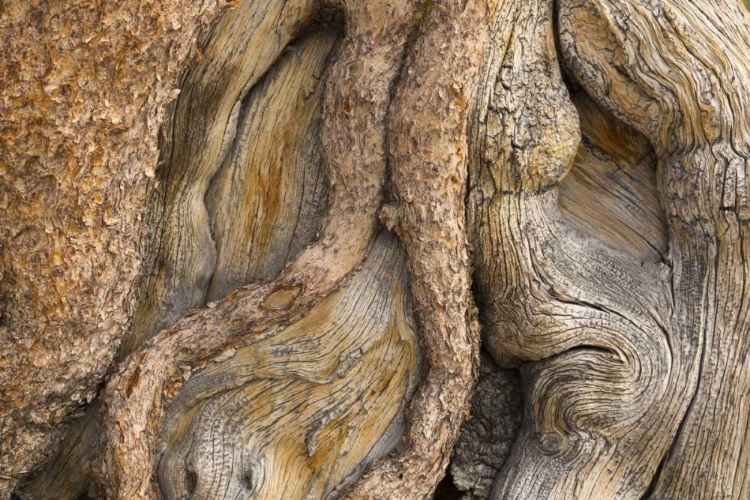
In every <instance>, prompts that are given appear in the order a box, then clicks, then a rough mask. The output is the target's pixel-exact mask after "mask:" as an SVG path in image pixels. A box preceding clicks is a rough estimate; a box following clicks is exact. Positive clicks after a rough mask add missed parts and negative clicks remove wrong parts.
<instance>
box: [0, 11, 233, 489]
mask: <svg viewBox="0 0 750 500" xmlns="http://www.w3.org/2000/svg"><path fill="white" fill-rule="evenodd" d="M222 5H224V2H220V1H214V0H210V1H206V2H188V1H182V0H150V1H140V0H125V1H122V2H104V3H95V2H90V1H84V0H80V1H49V2H46V1H45V2H42V1H29V2H25V1H24V2H7V1H6V2H2V4H1V5H0V33H2V35H0V36H1V37H2V41H1V42H0V45H2V47H3V48H2V50H0V68H1V69H0V88H2V96H3V98H2V100H1V101H0V102H1V104H0V115H1V116H2V118H0V120H1V121H0V131H1V132H0V179H2V180H1V181H0V207H2V210H0V269H1V271H0V272H1V273H2V274H1V275H0V300H1V302H0V311H2V319H1V320H0V345H2V346H3V348H2V351H1V352H0V383H1V384H2V387H1V388H0V429H2V439H1V440H0V498H8V497H9V495H10V492H11V491H12V489H13V487H14V485H15V484H16V482H17V481H18V480H19V479H20V478H21V477H23V476H24V475H25V474H26V473H27V472H28V471H30V470H31V468H32V467H34V466H35V465H36V464H37V463H38V462H39V461H40V460H41V459H42V458H43V457H44V455H45V453H46V451H47V449H48V447H49V445H50V443H51V440H52V438H53V430H55V429H56V427H57V425H58V424H59V423H60V422H62V421H63V419H64V418H65V417H66V416H67V415H68V414H69V413H70V412H71V411H72V410H73V409H74V408H76V407H79V406H81V405H83V404H86V403H87V402H88V401H90V400H91V399H92V398H93V397H94V396H95V394H96V388H97V386H98V385H99V384H100V382H101V380H102V377H103V375H104V372H105V370H106V369H107V368H108V366H109V364H110V362H111V360H112V358H113V356H114V355H115V353H116V351H117V347H118V344H119V340H120V338H121V336H122V335H123V333H124V332H125V329H126V327H127V324H128V320H129V318H130V315H131V314H132V311H133V309H134V305H135V297H134V294H133V289H132V285H133V283H134V281H135V280H136V278H137V276H138V274H139V272H140V265H141V259H142V252H143V251H144V249H143V247H141V242H142V241H143V240H142V238H143V233H142V221H143V210H144V207H145V202H146V192H147V189H148V186H149V183H150V182H151V179H152V178H153V177H154V170H155V168H156V161H157V157H158V150H157V132H158V128H159V126H160V124H161V122H162V120H163V117H164V109H165V106H166V104H167V103H168V102H169V101H171V100H172V99H174V98H175V97H176V95H177V94H178V93H179V90H177V85H178V78H179V75H180V74H181V73H182V71H183V69H184V68H185V65H186V63H187V61H188V57H189V55H190V54H191V52H192V51H193V50H194V49H195V48H196V42H197V40H198V38H199V37H200V35H201V34H202V33H204V32H205V29H206V28H207V27H208V26H209V25H210V24H211V23H212V21H213V19H214V18H215V17H216V15H217V13H218V12H219V10H220V8H221V7H222Z"/></svg>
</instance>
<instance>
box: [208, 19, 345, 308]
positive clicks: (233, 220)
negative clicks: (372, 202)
mask: <svg viewBox="0 0 750 500" xmlns="http://www.w3.org/2000/svg"><path fill="white" fill-rule="evenodd" d="M338 37H339V34H338V33H337V31H336V30H333V29H328V30H326V31H318V32H315V33H312V34H308V35H303V36H302V37H301V38H300V39H299V40H298V41H297V42H295V43H294V44H293V45H289V46H287V47H286V49H285V53H284V54H283V55H282V56H281V57H280V58H279V60H278V61H277V62H276V63H275V65H274V67H273V68H272V69H271V71H270V72H269V73H268V74H266V75H265V77H264V78H263V81H262V82H259V83H258V85H256V86H255V87H254V88H253V89H252V90H251V91H250V92H249V93H248V95H247V97H246V98H245V101H246V103H245V104H244V106H243V108H242V109H240V112H239V118H238V124H237V133H236V136H235V139H234V143H233V144H234V146H233V147H232V150H231V152H230V153H229V154H228V155H227V156H226V159H225V161H224V164H223V165H222V166H221V167H220V170H219V172H218V173H217V174H216V176H215V177H214V178H213V179H212V180H211V188H210V189H209V190H208V192H207V193H206V207H207V209H208V218H209V220H210V225H211V234H212V235H213V240H214V242H215V245H216V254H217V255H216V265H215V267H214V270H213V275H212V276H211V281H210V285H209V287H208V293H207V299H208V300H218V299H221V298H223V297H225V296H226V295H227V294H228V293H230V292H232V291H234V290H235V289H237V288H239V287H241V286H242V285H244V284H246V283H250V282H252V281H259V280H263V279H270V278H273V277H274V276H275V275H276V274H277V273H278V272H279V271H280V270H281V268H282V267H283V266H284V264H286V263H287V261H289V260H291V258H293V257H294V256H295V255H297V253H298V252H299V251H300V250H301V249H302V247H304V246H305V245H306V244H307V243H308V242H310V241H311V240H312V239H313V238H314V237H315V235H316V233H317V231H318V229H319V228H320V220H321V216H322V214H324V213H325V209H326V201H327V194H328V193H327V191H328V186H327V180H326V176H325V172H324V170H323V164H322V163H323V158H322V151H321V147H320V140H319V137H318V134H319V131H320V118H321V105H322V102H323V99H322V97H323V72H324V71H325V69H326V67H327V66H328V64H327V62H328V57H329V55H330V53H331V50H332V49H333V47H334V44H335V42H336V40H337V39H338Z"/></svg>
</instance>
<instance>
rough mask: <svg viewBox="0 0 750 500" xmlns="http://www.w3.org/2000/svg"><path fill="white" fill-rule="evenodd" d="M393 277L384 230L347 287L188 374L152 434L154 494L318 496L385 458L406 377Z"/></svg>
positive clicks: (411, 377)
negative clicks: (159, 447) (158, 447)
mask: <svg viewBox="0 0 750 500" xmlns="http://www.w3.org/2000/svg"><path fill="white" fill-rule="evenodd" d="M405 278H406V269H405V259H404V254H403V251H402V249H401V248H400V246H399V244H398V241H397V240H396V238H395V237H394V236H392V235H388V234H385V233H384V234H383V235H382V236H381V237H380V238H379V239H378V240H377V242H376V243H375V245H374V246H373V249H372V251H371V253H370V255H369V257H368V259H367V260H366V262H365V265H364V267H363V268H362V269H361V270H360V271H359V272H358V273H357V274H356V275H355V277H354V279H353V280H352V281H351V283H350V284H349V285H348V286H347V287H345V288H342V289H340V290H338V291H336V292H334V293H333V294H331V295H329V296H328V297H326V298H325V299H324V300H323V301H321V302H320V303H318V304H317V305H316V306H315V307H314V308H313V309H312V310H311V311H310V313H309V314H308V315H307V316H305V318H303V319H302V320H300V321H298V322H296V323H294V324H293V325H291V326H290V327H288V328H286V329H285V330H283V331H282V332H279V333H276V334H269V335H264V336H260V337H258V339H256V340H255V341H254V342H253V343H251V344H250V345H248V346H247V347H243V348H241V349H239V350H237V351H236V352H234V353H232V356H231V358H230V359H228V360H226V361H222V362H219V363H216V364H213V365H211V366H209V367H207V368H205V369H204V370H202V371H201V372H199V373H198V374H196V375H195V376H193V377H191V378H190V380H189V381H188V382H187V383H186V384H185V386H184V387H183V389H182V391H181V392H180V394H179V396H178V397H177V398H176V399H175V401H174V403H173V404H172V405H171V406H170V409H169V414H168V416H167V420H166V424H165V427H164V439H165V447H166V449H167V453H166V454H165V456H164V458H163V459H162V460H161V465H160V467H159V477H160V484H161V485H162V492H163V493H164V497H165V498H167V499H172V498H175V499H176V498H184V497H185V496H186V495H190V498H195V499H199V498H206V499H212V498H238V497H240V498H258V499H261V498H267V499H275V498H285V499H286V498H289V499H295V498H296V499H303V498H328V497H329V496H330V495H331V493H333V491H334V490H335V489H336V488H337V487H338V488H340V487H341V486H342V484H344V483H345V482H348V481H351V480H352V479H355V478H356V474H357V473H361V471H362V469H363V467H364V466H366V465H368V464H369V463H370V462H371V461H372V460H374V459H376V458H379V457H380V456H381V455H383V454H384V453H386V452H387V451H389V449H390V448H391V447H392V446H393V445H394V444H395V442H396V440H398V438H399V437H400V436H401V434H402V432H403V416H402V415H400V412H401V411H402V410H403V406H404V404H405V403H406V401H407V400H408V396H409V393H410V392H411V391H412V389H413V387H414V386H415V382H416V381H417V380H418V377H417V375H418V373H417V370H416V367H417V344H416V336H415V332H414V331H413V326H412V325H413V320H412V319H411V317H410V314H411V313H410V308H409V304H408V303H407V300H406V298H407V295H406V293H407V291H406V280H405ZM381 437H382V440H381Z"/></svg>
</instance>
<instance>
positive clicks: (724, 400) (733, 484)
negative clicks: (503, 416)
mask: <svg viewBox="0 0 750 500" xmlns="http://www.w3.org/2000/svg"><path fill="white" fill-rule="evenodd" d="M560 13H561V15H560V22H561V40H562V46H563V51H564V54H565V56H566V60H567V62H568V65H569V67H570V68H571V70H572V72H573V73H574V75H575V77H576V78H577V79H578V80H579V81H580V82H581V84H582V85H583V87H584V88H585V89H586V90H587V91H588V92H589V93H590V94H591V95H592V96H593V97H594V98H595V99H597V100H598V101H599V102H600V103H601V104H602V105H603V106H605V107H607V108H609V109H610V110H611V111H612V112H613V113H615V114H616V115H617V116H618V117H620V118H621V119H622V120H623V121H625V122H627V123H629V124H631V125H632V126H633V127H635V128H636V129H638V130H640V131H641V132H642V133H643V134H644V135H645V136H646V137H648V138H649V140H650V141H651V143H652V144H653V146H654V149H655V151H656V154H657V157H658V158H659V186H660V199H661V202H662V206H663V207H664V210H665V213H666V217H667V224H668V226H669V230H670V249H669V258H668V263H669V265H670V268H671V269H670V271H671V272H670V289H671V290H670V291H671V302H672V303H671V310H670V318H669V325H670V335H669V340H670V354H671V359H670V360H669V363H668V364H667V367H668V369H669V370H670V373H672V374H676V375H677V376H678V377H679V378H681V379H682V381H681V383H680V384H679V385H678V386H677V387H676V388H675V389H674V391H673V392H672V394H671V397H672V398H674V399H677V398H684V394H685V393H688V394H690V395H691V396H690V400H689V403H690V404H689V407H688V408H686V410H687V413H686V414H685V415H684V417H683V420H682V422H681V424H680V426H679V429H678V432H677V434H676V437H675V440H674V444H673V445H672V446H671V448H670V449H669V453H668V455H667V456H666V458H665V460H664V462H663V464H662V466H661V469H660V472H659V475H658V477H657V478H656V481H655V484H654V488H653V491H652V494H651V497H652V498H744V497H746V496H747V495H748V488H750V484H749V483H748V480H747V479H748V471H749V470H750V469H748V467H747V453H748V451H747V448H746V447H745V446H743V445H744V443H745V442H746V439H747V437H746V435H747V432H748V431H747V428H748V426H747V421H748V406H747V400H746V394H747V387H748V380H747V375H746V373H747V370H746V366H747V356H746V352H747V347H746V346H747V345H748V344H747V341H748V338H747V335H748V325H747V319H746V314H747V309H748V299H747V298H746V296H745V293H744V289H745V283H746V281H747V269H748V257H749V256H748V254H747V248H748V245H747V241H746V238H747V235H748V226H747V214H748V196H747V190H748V184H747V166H748V154H749V152H748V129H747V127H748V125H747V120H746V111H745V110H746V109H747V106H748V104H747V100H748V98H749V97H750V94H748V85H749V84H748V76H750V74H749V73H748V71H749V70H750V65H749V64H748V59H747V53H748V52H747V51H748V49H749V48H750V45H749V43H750V35H748V26H749V25H750V22H749V19H748V17H747V15H746V14H745V13H744V12H742V7H741V6H740V4H739V3H737V2H732V1H719V2H711V3H710V4H709V3H708V2H700V1H698V2H671V1H662V2H648V3H647V2H643V3H641V2H634V1H626V2H607V1H601V2H588V1H585V2H562V7H561V11H560ZM584 30H585V32H586V33H587V38H586V40H585V41H584V40H583V39H582V38H581V36H580V35H581V33H582V32H583V31H584ZM597 45H601V46H605V47H607V49H608V50H607V51H606V52H604V51H598V50H593V48H594V47H595V46H597ZM605 53H606V54H608V56H609V57H606V58H605V57H603V56H602V55H603V54H605ZM680 416H681V417H682V415H680ZM662 418H663V417H662ZM709 478H710V479H709Z"/></svg>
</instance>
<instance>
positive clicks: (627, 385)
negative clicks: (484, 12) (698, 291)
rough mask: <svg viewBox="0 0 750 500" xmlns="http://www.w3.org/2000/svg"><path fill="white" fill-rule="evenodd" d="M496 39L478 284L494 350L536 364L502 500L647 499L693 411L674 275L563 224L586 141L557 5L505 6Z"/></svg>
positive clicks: (525, 371) (476, 176)
mask: <svg viewBox="0 0 750 500" xmlns="http://www.w3.org/2000/svg"><path fill="white" fill-rule="evenodd" d="M495 36H496V37H497V39H498V40H503V41H504V43H497V47H498V50H497V52H496V53H495V54H494V57H493V62H492V65H491V67H490V73H489V75H488V84H487V93H488V97H487V99H488V101H487V103H488V104H487V112H486V115H483V116H481V115H480V117H479V120H478V123H477V133H476V137H477V139H476V140H477V148H478V152H477V153H476V155H475V161H474V162H472V181H471V190H470V210H471V214H470V220H471V221H472V230H473V246H474V248H475V255H476V261H475V265H476V273H475V275H476V279H477V281H478V285H479V287H478V290H479V297H478V301H479V304H480V311H481V320H482V324H483V325H484V327H485V339H486V345H487V348H488V349H489V351H490V352H491V353H492V354H493V356H494V357H495V358H496V359H497V360H498V361H501V362H505V363H516V362H518V361H527V362H531V363H528V364H525V365H524V366H523V368H522V376H523V390H524V400H525V415H524V423H523V426H522V428H521V434H520V436H519V439H518V440H517V441H516V443H515V445H514V448H513V451H512V454H511V457H510V458H509V460H508V462H507V464H506V466H505V467H504V468H503V470H502V472H501V474H500V477H499V478H498V481H497V483H496V485H495V489H494V492H493V498H498V499H513V498H517V499H528V498H552V497H555V498H576V499H586V498H590V499H602V498H607V499H609V498H639V496H640V495H642V494H643V493H644V492H645V491H646V489H647V487H648V485H649V483H650V481H651V478H652V475H653V471H654V470H655V469H656V466H657V465H658V463H659V460H660V459H661V457H662V456H663V454H664V453H665V452H666V450H667V448H668V446H669V444H670V443H671V439H670V437H671V434H672V433H673V432H674V431H675V430H676V427H677V424H678V423H679V417H680V416H681V414H682V411H683V410H684V402H682V401H680V400H678V401H676V402H675V401H674V400H673V399H672V395H673V392H672V391H673V390H674V389H675V388H676V387H677V384H678V382H679V381H680V377H681V375H682V374H681V373H680V372H679V371H678V372H675V373H674V375H675V376H674V378H673V377H672V374H670V372H669V370H668V367H669V362H670V358H671V354H670V347H669V339H668V338H667V335H666V332H665V329H664V324H665V322H666V321H667V319H668V312H669V304H670V301H669V299H670V297H669V290H668V288H667V286H666V282H665V280H664V278H663V276H665V269H664V266H662V265H660V264H650V263H641V262H638V261H636V260H635V259H633V258H631V257H630V256H629V255H626V254H623V253H619V252H616V251H614V250H612V249H610V248H609V247H607V246H605V245H602V244H601V243H599V242H597V241H596V240H593V239H591V238H588V237H586V236H584V235H583V234H581V233H578V232H577V231H575V230H574V229H572V228H570V227H568V226H567V225H566V223H565V222H564V219H563V218H562V217H561V215H560V213H559V209H558V200H557V185H558V184H559V182H560V180H561V178H562V177H563V176H564V175H565V174H566V173H567V171H568V169H569V168H570V166H571V164H572V162H573V159H574V155H575V153H576V150H577V147H578V141H579V137H580V136H579V130H578V119H577V115H576V112H575V108H574V107H573V105H572V103H571V102H570V100H569V98H568V94H567V90H566V88H565V86H564V85H563V83H562V80H561V78H560V72H559V68H558V65H557V61H556V57H555V48H554V41H553V40H554V39H553V32H552V2H551V1H549V0H539V1H531V2H527V3H525V4H524V5H523V6H522V7H519V6H518V5H516V4H515V3H513V2H506V3H505V4H504V5H503V6H502V8H501V10H500V15H499V18H498V25H497V32H496V35H495ZM660 276H662V277H661V278H660ZM656 422H659V426H656V425H655V424H656ZM644 423H645V425H644ZM670 429H671V430H670Z"/></svg>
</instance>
